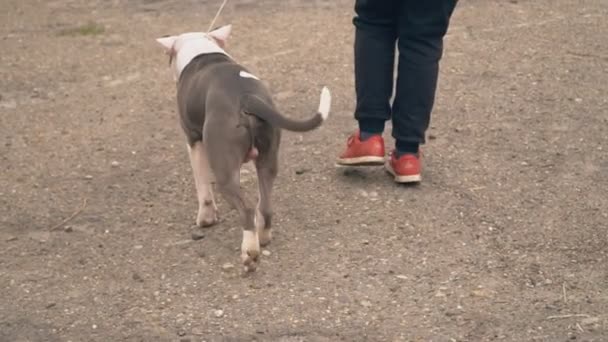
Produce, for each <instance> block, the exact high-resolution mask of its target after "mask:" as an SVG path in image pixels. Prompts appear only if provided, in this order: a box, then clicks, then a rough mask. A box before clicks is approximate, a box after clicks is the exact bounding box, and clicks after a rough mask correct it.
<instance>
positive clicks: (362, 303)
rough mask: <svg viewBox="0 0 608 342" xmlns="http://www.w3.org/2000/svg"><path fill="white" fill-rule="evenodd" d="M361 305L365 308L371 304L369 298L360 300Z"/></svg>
mask: <svg viewBox="0 0 608 342" xmlns="http://www.w3.org/2000/svg"><path fill="white" fill-rule="evenodd" d="M361 305H362V306H364V307H366V308H369V307H370V306H372V302H370V301H369V300H362V301H361Z"/></svg>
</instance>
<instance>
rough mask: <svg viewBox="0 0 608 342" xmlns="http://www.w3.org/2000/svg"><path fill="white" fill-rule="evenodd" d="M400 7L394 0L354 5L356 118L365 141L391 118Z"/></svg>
mask: <svg viewBox="0 0 608 342" xmlns="http://www.w3.org/2000/svg"><path fill="white" fill-rule="evenodd" d="M397 8H398V5H396V1H394V0H357V1H356V3H355V12H356V16H355V18H354V19H353V24H354V25H355V28H356V29H355V49H354V50H355V51H354V54H355V90H356V95H357V105H356V109H355V119H357V121H358V123H359V129H360V131H361V138H362V140H365V139H366V138H367V137H368V136H369V135H371V134H381V133H382V132H383V130H384V123H385V122H386V121H387V120H389V119H390V117H391V107H390V98H391V96H392V93H393V82H394V79H393V70H394V63H395V42H396V40H397V22H396V19H397V11H396V9H397Z"/></svg>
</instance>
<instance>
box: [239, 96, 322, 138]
mask: <svg viewBox="0 0 608 342" xmlns="http://www.w3.org/2000/svg"><path fill="white" fill-rule="evenodd" d="M243 102H244V103H243V109H244V111H245V113H247V114H252V115H255V116H257V117H258V118H260V119H262V120H265V121H268V122H269V123H270V124H272V125H274V126H277V127H280V128H283V129H286V130H288V131H293V132H306V131H311V130H313V129H315V128H317V127H319V126H321V124H322V123H323V121H325V120H326V119H327V117H328V116H329V109H330V107H331V93H330V92H329V89H327V87H323V90H322V91H321V101H320V103H319V109H318V110H317V113H316V114H315V115H314V116H313V117H311V118H309V119H306V120H302V121H298V120H293V119H290V118H288V117H285V116H283V115H282V114H281V113H279V111H277V110H276V108H274V106H272V105H270V104H268V103H266V102H265V101H264V100H262V99H261V98H259V97H257V96H255V95H249V96H247V97H246V98H245V99H244V100H243Z"/></svg>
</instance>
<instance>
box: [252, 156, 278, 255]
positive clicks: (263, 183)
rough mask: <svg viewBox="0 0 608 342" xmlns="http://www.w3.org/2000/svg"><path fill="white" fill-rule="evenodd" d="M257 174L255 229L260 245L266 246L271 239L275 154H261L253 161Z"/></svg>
mask: <svg viewBox="0 0 608 342" xmlns="http://www.w3.org/2000/svg"><path fill="white" fill-rule="evenodd" d="M255 166H256V169H257V174H258V186H259V192H260V200H259V202H258V208H257V211H256V220H255V225H256V230H257V232H258V237H259V240H260V245H262V246H266V245H267V244H269V243H270V240H272V203H271V200H270V196H271V194H272V186H273V184H274V180H275V178H276V177H277V173H278V160H277V154H276V153H272V154H270V155H266V156H261V157H260V158H258V159H257V160H256V163H255Z"/></svg>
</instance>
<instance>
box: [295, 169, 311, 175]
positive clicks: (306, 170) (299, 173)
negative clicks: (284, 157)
mask: <svg viewBox="0 0 608 342" xmlns="http://www.w3.org/2000/svg"><path fill="white" fill-rule="evenodd" d="M309 171H311V170H310V169H297V170H296V175H303V174H304V173H306V172H309Z"/></svg>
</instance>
